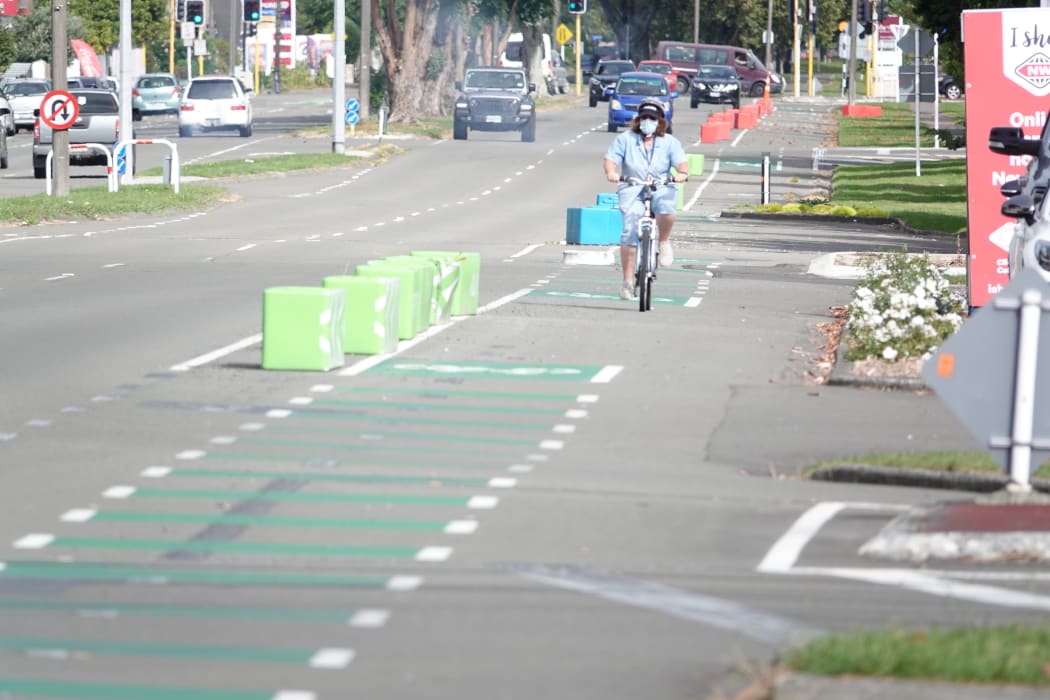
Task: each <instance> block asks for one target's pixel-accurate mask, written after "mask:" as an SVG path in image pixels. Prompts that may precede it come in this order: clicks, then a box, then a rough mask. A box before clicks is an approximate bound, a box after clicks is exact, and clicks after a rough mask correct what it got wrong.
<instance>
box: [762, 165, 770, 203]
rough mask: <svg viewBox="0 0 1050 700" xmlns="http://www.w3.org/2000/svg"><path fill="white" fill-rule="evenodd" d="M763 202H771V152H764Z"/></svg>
mask: <svg viewBox="0 0 1050 700" xmlns="http://www.w3.org/2000/svg"><path fill="white" fill-rule="evenodd" d="M760 203H761V204H769V153H768V152H766V153H763V154H762V199H761V202H760Z"/></svg>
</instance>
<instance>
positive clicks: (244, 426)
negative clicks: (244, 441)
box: [237, 423, 266, 433]
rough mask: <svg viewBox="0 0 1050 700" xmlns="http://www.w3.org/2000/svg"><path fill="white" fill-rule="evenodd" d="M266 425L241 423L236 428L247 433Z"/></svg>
mask: <svg viewBox="0 0 1050 700" xmlns="http://www.w3.org/2000/svg"><path fill="white" fill-rule="evenodd" d="M265 427H266V423H241V424H240V425H239V426H238V427H237V429H238V430H243V431H245V432H247V433H251V432H257V431H259V430H262V429H263V428H265Z"/></svg>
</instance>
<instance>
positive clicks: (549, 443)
mask: <svg viewBox="0 0 1050 700" xmlns="http://www.w3.org/2000/svg"><path fill="white" fill-rule="evenodd" d="M563 447H565V443H564V442H563V441H561V440H543V441H541V442H540V449H541V450H560V449H561V448H563Z"/></svg>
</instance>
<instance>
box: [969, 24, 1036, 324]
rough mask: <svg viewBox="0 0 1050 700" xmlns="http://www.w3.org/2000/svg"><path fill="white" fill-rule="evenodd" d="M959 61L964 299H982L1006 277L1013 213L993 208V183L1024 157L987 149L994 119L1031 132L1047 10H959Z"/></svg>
mask: <svg viewBox="0 0 1050 700" xmlns="http://www.w3.org/2000/svg"><path fill="white" fill-rule="evenodd" d="M962 23H963V41H964V44H963V47H964V54H963V56H964V61H965V63H966V144H967V148H966V206H967V226H968V229H969V237H970V259H969V297H970V299H969V301H970V305H971V306H984V305H985V303H987V302H988V300H989V299H991V298H992V297H993V296H995V295H996V294H997V293H998V292H999V290H1001V289H1002V288H1003V287H1004V286H1005V285H1006V283H1007V281H1008V280H1009V273H1010V270H1009V263H1008V257H1007V254H1008V251H1009V248H1010V239H1011V237H1012V236H1013V227H1014V220H1013V219H1009V218H1007V217H1005V216H1003V215H1002V214H1000V213H999V208H1000V206H1001V205H1002V203H1003V195H1002V194H1000V192H999V187H1000V186H1001V185H1002V184H1003V183H1004V182H1006V181H1008V180H1013V179H1015V178H1018V177H1020V176H1021V175H1024V174H1025V170H1026V167H1027V165H1028V161H1029V160H1030V156H1003V155H998V154H995V153H992V152H991V151H990V150H989V149H988V132H989V131H991V129H992V127H994V126H1013V127H1020V128H1021V129H1023V130H1024V133H1025V136H1026V137H1029V138H1038V137H1039V134H1040V132H1041V131H1042V128H1043V124H1045V123H1046V119H1047V100H1046V96H1047V95H1050V9H1043V8H1038V7H1035V8H1020V9H1006V10H968V11H966V12H963V16H962Z"/></svg>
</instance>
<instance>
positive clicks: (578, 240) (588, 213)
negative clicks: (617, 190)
mask: <svg viewBox="0 0 1050 700" xmlns="http://www.w3.org/2000/svg"><path fill="white" fill-rule="evenodd" d="M622 229H623V215H622V214H621V213H620V210H619V209H612V208H610V207H598V206H594V207H569V208H568V209H566V210H565V242H566V243H568V244H570V245H608V244H610V243H615V244H619V243H620V231H621V230H622Z"/></svg>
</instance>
